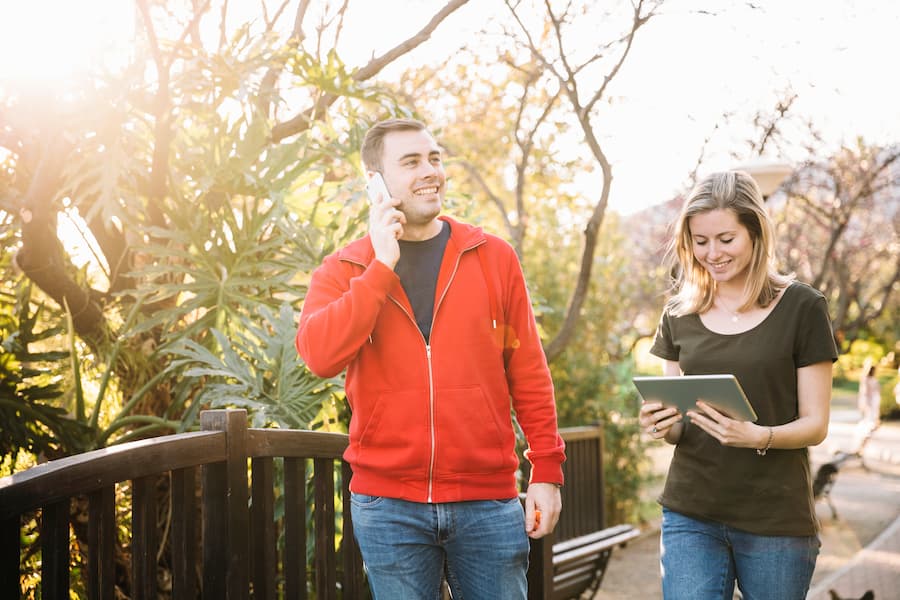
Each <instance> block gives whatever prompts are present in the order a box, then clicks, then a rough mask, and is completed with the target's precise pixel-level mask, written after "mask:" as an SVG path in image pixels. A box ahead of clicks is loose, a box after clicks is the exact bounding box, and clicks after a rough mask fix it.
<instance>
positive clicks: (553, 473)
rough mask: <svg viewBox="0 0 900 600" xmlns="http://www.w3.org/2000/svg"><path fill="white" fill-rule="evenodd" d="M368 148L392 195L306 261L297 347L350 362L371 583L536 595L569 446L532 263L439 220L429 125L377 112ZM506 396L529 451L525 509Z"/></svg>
mask: <svg viewBox="0 0 900 600" xmlns="http://www.w3.org/2000/svg"><path fill="white" fill-rule="evenodd" d="M361 152H362V159H363V163H364V164H365V167H366V169H367V171H368V174H369V176H370V177H372V176H374V175H375V174H376V173H379V174H380V175H381V176H382V177H383V178H384V181H385V183H386V185H387V189H388V191H389V193H390V197H387V198H385V197H380V196H379V197H377V198H376V199H375V200H374V201H373V202H372V204H371V206H370V209H369V212H370V216H369V232H368V235H367V236H365V237H363V238H362V239H359V240H356V241H355V242H352V243H351V244H349V245H348V246H346V247H345V248H343V249H341V250H339V251H337V252H336V253H334V254H332V255H331V256H329V257H327V258H326V259H325V261H324V263H323V264H322V266H321V267H319V268H318V269H316V271H315V272H314V273H313V276H312V280H311V282H310V285H309V291H308V293H307V296H306V300H305V302H304V306H303V312H302V315H301V318H300V327H299V329H298V332H297V350H298V351H299V352H300V355H301V356H302V357H303V359H304V360H305V361H306V364H307V365H308V366H309V368H310V369H311V370H312V371H313V372H314V373H317V374H318V375H320V376H322V377H331V376H334V375H337V374H338V373H340V372H341V371H342V370H343V369H344V368H346V369H347V376H346V393H347V400H348V402H349V404H350V408H351V411H352V417H351V419H350V445H349V447H348V449H347V451H346V453H345V455H344V456H345V458H346V460H347V461H348V462H349V463H350V465H351V466H352V468H353V479H352V481H351V483H350V489H351V492H352V507H351V514H352V517H353V530H354V533H355V534H356V538H357V541H358V543H359V546H360V550H361V551H362V555H363V561H364V563H365V565H366V570H367V572H368V577H369V585H370V587H371V589H372V592H373V595H374V596H375V598H376V599H378V600H381V599H389V600H393V599H400V598H402V599H404V600H406V599H416V598H422V599H429V600H430V599H432V598H437V597H438V594H439V587H440V581H441V577H442V575H443V574H444V572H445V569H446V578H447V581H448V583H449V585H450V588H451V591H452V592H453V595H454V597H462V598H465V599H466V600H476V599H478V598H484V599H490V600H498V599H504V598H509V599H513V598H516V599H520V598H525V596H526V580H525V572H526V569H527V561H528V536H531V537H533V538H539V537H541V536H544V535H546V534H547V533H549V532H550V531H552V530H553V527H554V526H555V525H556V522H557V520H558V518H559V512H560V509H561V505H562V502H561V500H560V493H559V486H560V485H561V484H562V468H561V464H562V462H563V460H565V454H564V444H563V441H562V439H561V438H560V436H559V433H558V431H557V425H556V406H555V401H554V397H553V384H552V381H551V379H550V373H549V370H548V368H547V363H546V359H545V357H544V353H543V350H542V348H541V344H540V339H539V337H538V333H537V328H536V325H535V321H534V314H533V313H532V310H531V304H530V302H529V299H528V293H527V290H526V288H525V281H524V278H523V276H522V271H521V267H520V265H519V262H518V260H517V257H516V255H515V252H514V251H513V250H512V248H511V247H510V246H509V244H507V243H506V242H504V241H502V240H501V239H499V238H497V237H494V236H491V235H487V234H485V233H484V232H483V231H482V230H481V229H480V228H476V227H472V226H470V225H466V224H463V223H459V222H457V221H454V220H452V219H450V218H448V217H445V216H439V215H440V212H441V205H442V202H443V199H444V192H445V186H446V174H445V172H444V166H443V163H442V153H441V148H440V147H439V146H438V144H437V142H436V141H435V140H434V138H433V137H432V136H431V134H430V133H429V132H428V131H427V130H426V128H425V126H424V125H423V124H422V123H420V122H418V121H414V120H409V119H392V120H387V121H382V122H380V123H377V124H376V125H375V126H373V127H372V128H371V130H369V132H368V133H367V134H366V137H365V139H364V141H363V145H362V150H361ZM510 399H512V402H511V403H510ZM510 408H513V409H514V410H515V412H516V417H517V420H518V422H519V424H520V425H521V427H522V430H523V431H524V433H525V437H526V439H527V441H528V444H529V450H528V451H527V452H526V456H527V457H528V459H529V460H530V461H531V463H532V469H531V473H532V475H531V481H530V483H529V485H528V490H527V494H526V500H525V510H524V513H523V510H522V507H521V504H520V503H519V500H518V498H517V491H518V490H517V485H516V471H517V466H518V461H517V458H516V454H515V433H514V430H513V424H512V418H511V415H510Z"/></svg>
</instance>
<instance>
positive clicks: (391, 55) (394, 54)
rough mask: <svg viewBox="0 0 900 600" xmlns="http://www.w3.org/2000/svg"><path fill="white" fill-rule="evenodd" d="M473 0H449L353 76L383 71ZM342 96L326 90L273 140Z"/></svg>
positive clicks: (282, 126)
mask: <svg viewBox="0 0 900 600" xmlns="http://www.w3.org/2000/svg"><path fill="white" fill-rule="evenodd" d="M468 1H469V0H451V1H450V2H448V3H447V4H446V5H445V6H444V8H442V9H441V10H440V11H438V13H437V14H435V15H434V17H432V18H431V20H430V21H429V22H428V24H427V25H426V26H425V27H424V28H422V30H421V31H419V32H418V33H417V34H415V35H414V36H412V37H411V38H409V39H408V40H406V41H404V42H402V43H400V44H398V45H397V46H395V47H394V48H393V49H391V50H389V51H388V52H387V53H385V54H383V55H382V56H379V57H376V58H373V59H372V60H370V61H369V63H368V64H366V65H365V66H364V67H362V68H360V69H358V70H357V71H356V72H354V73H353V75H352V77H353V79H354V80H355V81H367V80H369V79H371V78H372V77H374V76H375V75H377V74H378V73H380V72H381V70H382V69H384V68H385V67H386V66H388V65H389V64H391V63H392V62H394V61H395V60H397V59H398V58H400V57H401V56H403V55H404V54H407V53H409V52H411V51H412V50H414V49H415V48H416V47H418V46H419V45H421V44H423V43H424V42H426V41H427V40H428V39H429V38H430V37H431V34H432V33H433V32H434V30H435V29H437V27H438V25H440V24H441V23H442V22H443V21H444V19H446V18H447V17H448V16H450V15H451V14H452V13H453V12H454V11H456V10H457V9H458V8H460V7H461V6H463V5H464V4H466V3H467V2H468ZM337 99H338V96H336V95H334V94H325V95H324V96H322V97H320V98H319V99H318V100H317V101H316V103H315V105H314V106H312V107H311V108H308V109H306V110H305V111H303V112H302V113H300V114H298V115H296V116H295V117H293V118H291V119H289V120H287V121H284V122H283V123H278V124H277V125H275V126H274V127H273V128H272V141H273V142H279V141H281V140H283V139H284V138H286V137H288V136H291V135H296V134H298V133H301V132H303V131H306V130H307V129H308V128H309V126H310V124H311V123H312V122H313V121H315V120H317V119H320V118H321V117H322V115H324V114H325V111H326V110H328V108H329V107H330V106H331V105H332V104H334V103H335V102H336V101H337Z"/></svg>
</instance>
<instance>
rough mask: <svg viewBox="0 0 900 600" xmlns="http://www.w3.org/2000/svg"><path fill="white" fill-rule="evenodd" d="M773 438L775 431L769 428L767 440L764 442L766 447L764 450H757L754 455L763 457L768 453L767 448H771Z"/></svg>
mask: <svg viewBox="0 0 900 600" xmlns="http://www.w3.org/2000/svg"><path fill="white" fill-rule="evenodd" d="M773 437H775V431H773V430H772V428H771V427H769V439H768V440H767V441H766V447H765V448H757V449H756V453H757V454H759V455H760V456H765V455H766V452H768V451H769V448H771V447H772V438H773Z"/></svg>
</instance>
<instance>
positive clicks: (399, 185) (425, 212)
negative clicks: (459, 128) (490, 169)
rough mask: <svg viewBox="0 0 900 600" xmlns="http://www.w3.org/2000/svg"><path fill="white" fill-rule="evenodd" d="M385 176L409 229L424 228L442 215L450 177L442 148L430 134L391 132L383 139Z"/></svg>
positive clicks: (424, 132) (422, 132) (413, 131)
mask: <svg viewBox="0 0 900 600" xmlns="http://www.w3.org/2000/svg"><path fill="white" fill-rule="evenodd" d="M382 164H383V167H382V169H383V170H382V175H383V176H384V181H385V183H387V187H388V190H389V191H390V193H391V197H393V198H396V199H397V200H400V206H398V207H397V208H398V209H399V210H400V211H401V212H403V214H404V215H406V222H407V225H409V226H414V227H415V226H423V225H426V224H428V223H430V222H431V221H433V220H434V219H436V218H437V216H438V215H439V214H440V212H441V204H442V202H443V200H444V187H445V184H446V181H447V174H446V173H445V172H444V163H443V160H442V157H441V148H440V146H438V145H437V142H436V141H435V140H434V138H433V137H431V134H429V133H428V132H427V131H415V130H410V131H392V132H391V133H388V134H387V135H386V136H385V137H384V154H383V160H382Z"/></svg>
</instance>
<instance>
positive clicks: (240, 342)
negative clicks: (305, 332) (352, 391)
mask: <svg viewBox="0 0 900 600" xmlns="http://www.w3.org/2000/svg"><path fill="white" fill-rule="evenodd" d="M257 312H258V315H259V317H260V320H259V323H258V324H255V325H250V326H248V327H247V329H246V331H239V332H236V333H234V334H232V336H231V337H229V336H226V335H225V334H224V333H222V332H221V331H219V330H217V329H214V330H212V334H213V336H214V337H215V340H216V342H217V345H218V347H217V348H215V349H214V350H210V349H207V348H205V347H204V346H202V345H200V344H198V343H197V342H195V341H192V340H189V339H188V340H184V342H183V345H182V346H181V347H179V348H176V349H175V351H174V352H175V354H176V355H177V356H179V357H180V358H179V359H178V360H176V361H173V363H172V367H171V368H172V370H173V371H176V372H180V371H183V376H184V377H186V378H193V379H195V380H197V382H198V384H199V383H200V382H202V391H201V392H200V393H199V395H198V396H197V397H196V398H195V399H194V402H195V403H199V404H200V405H204V406H206V405H208V406H210V407H215V408H221V407H239V408H246V409H247V411H248V412H249V413H250V415H251V420H252V423H253V426H254V427H264V426H267V425H278V426H280V427H289V428H295V429H308V428H310V425H311V423H312V422H313V420H314V419H315V417H316V416H317V415H318V413H319V411H320V409H321V407H322V405H323V403H325V402H326V401H328V400H330V399H331V398H332V397H333V396H334V395H335V394H337V393H339V391H340V385H341V380H340V379H339V378H335V379H332V380H324V381H323V380H321V379H319V378H317V377H315V376H314V375H313V374H312V373H310V372H309V370H308V369H307V368H306V366H305V365H304V364H303V362H302V361H301V360H300V358H299V356H298V355H297V351H296V350H295V349H294V333H295V331H296V329H295V327H296V326H295V320H294V311H293V309H292V308H291V306H290V305H289V304H287V303H285V304H282V305H281V308H280V310H279V311H278V312H277V313H276V312H273V311H272V310H270V309H269V308H268V307H266V306H260V307H259V308H258V311H257Z"/></svg>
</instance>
